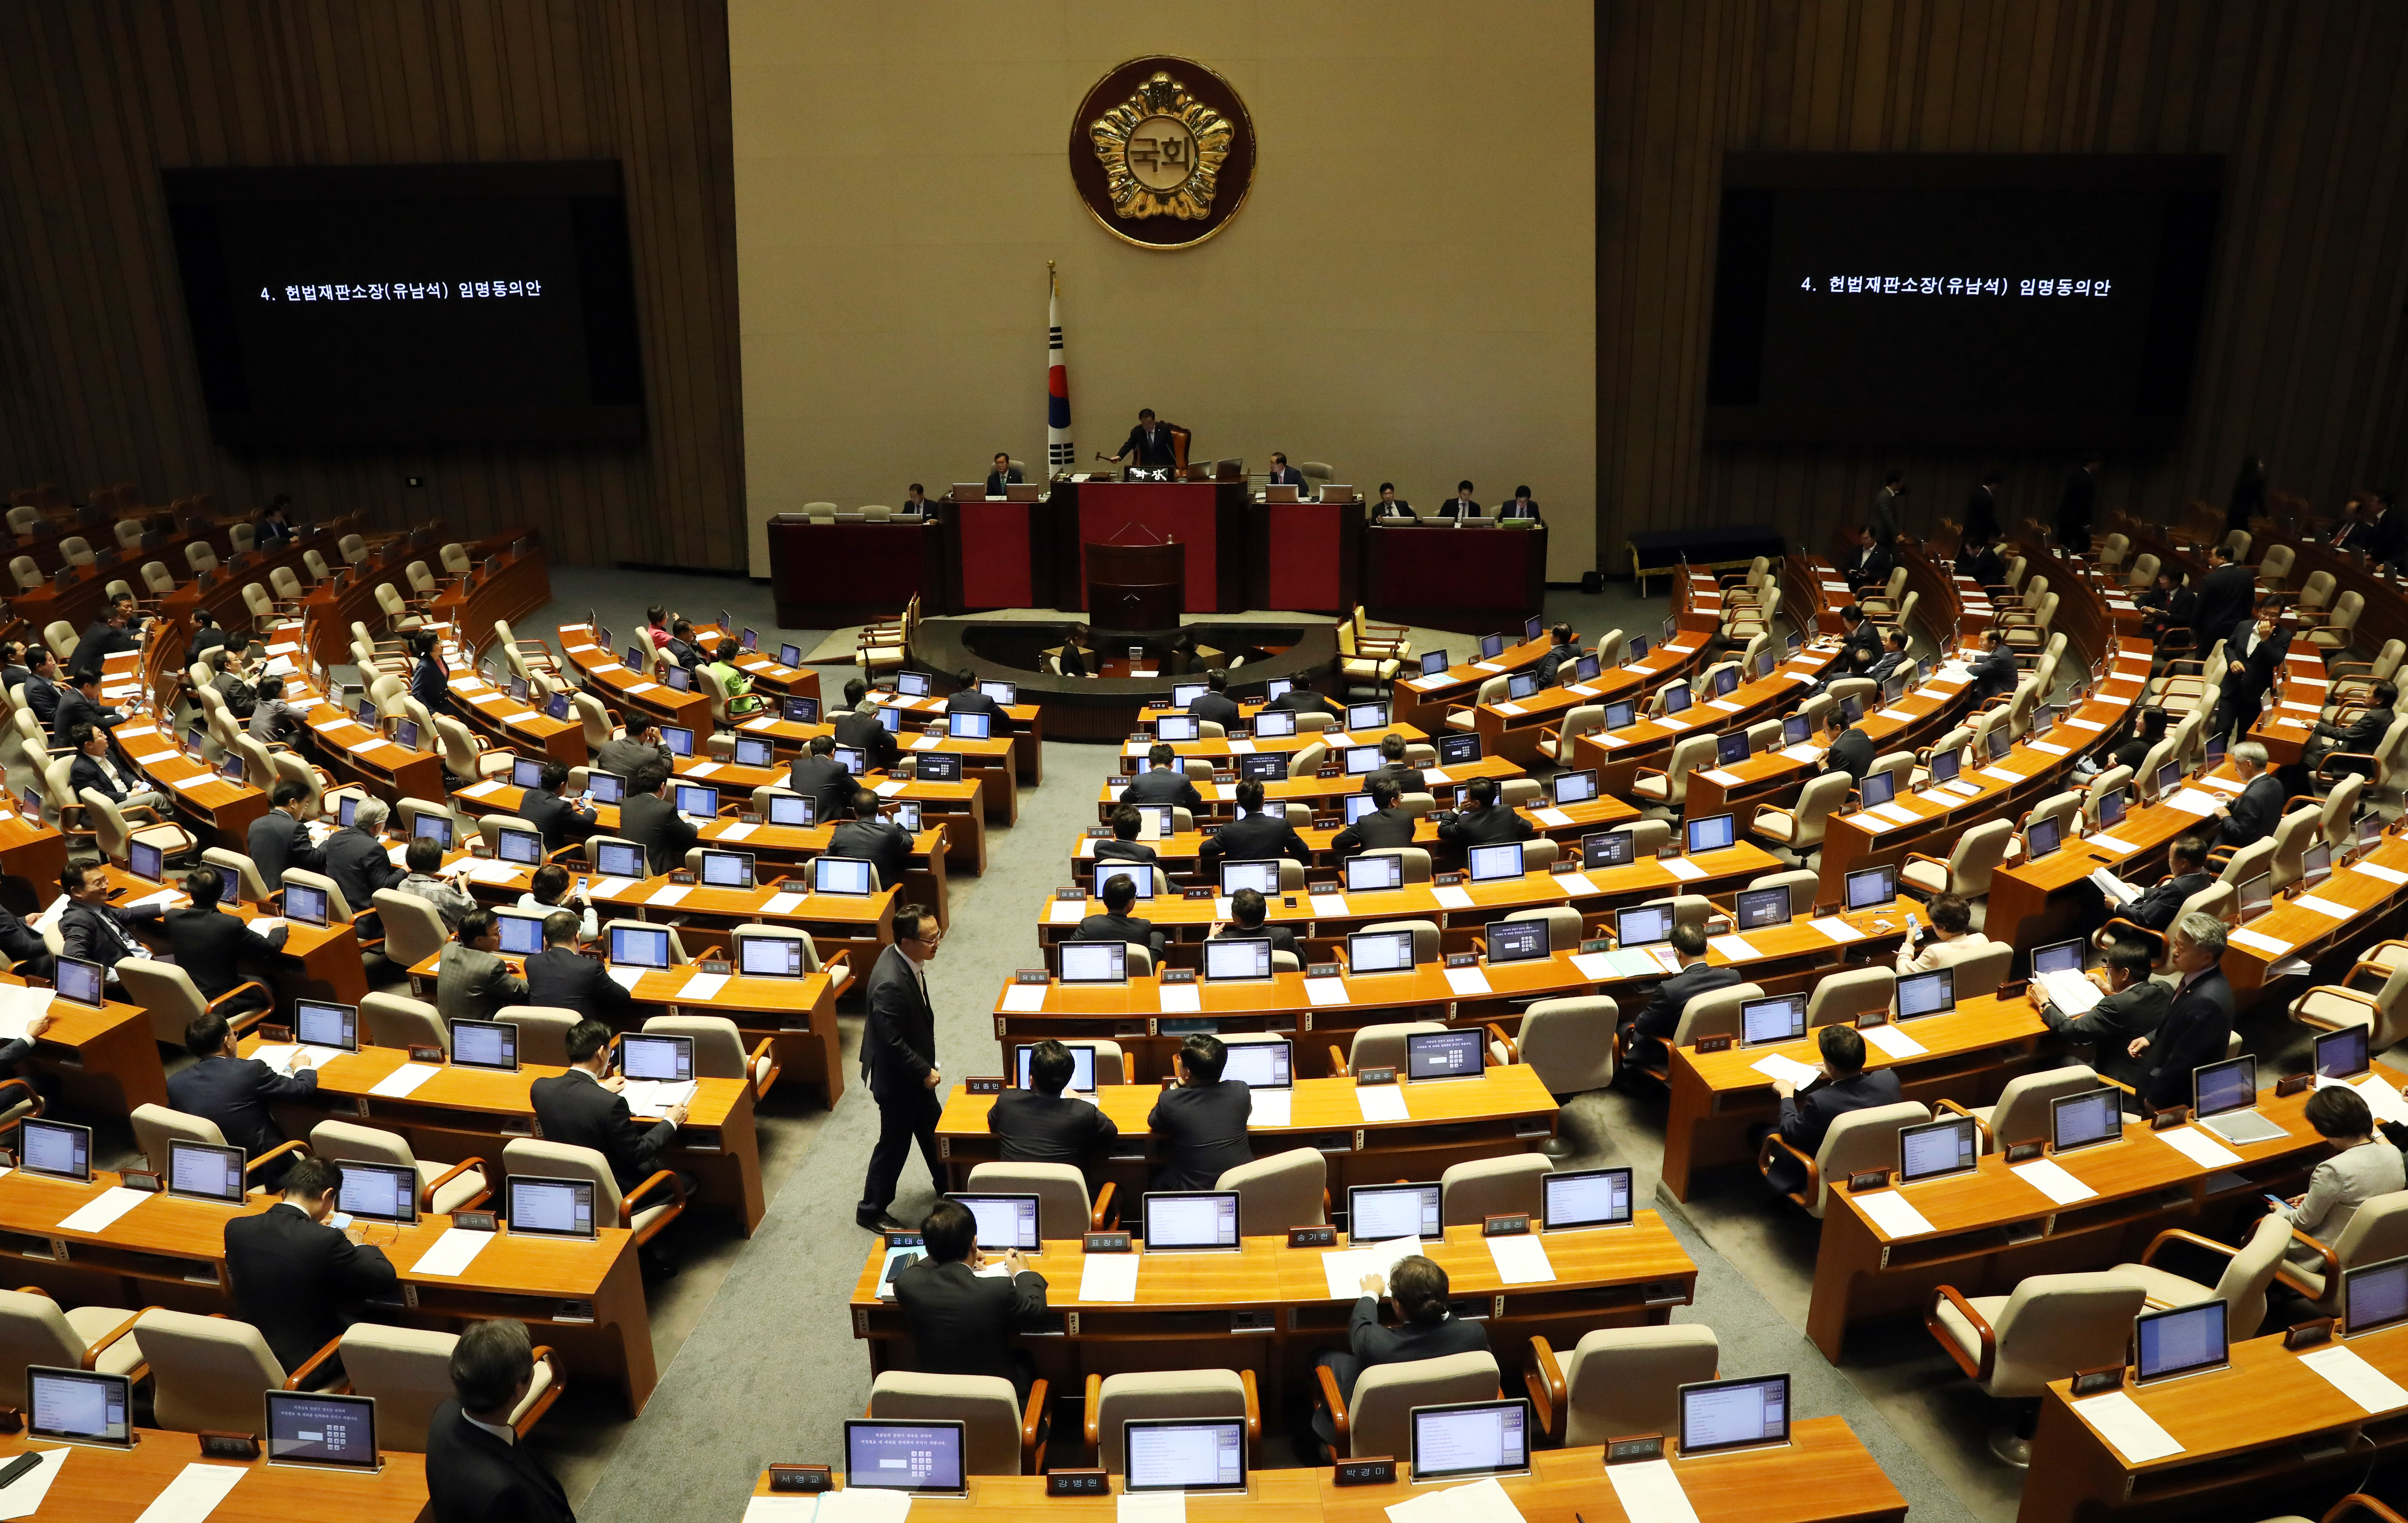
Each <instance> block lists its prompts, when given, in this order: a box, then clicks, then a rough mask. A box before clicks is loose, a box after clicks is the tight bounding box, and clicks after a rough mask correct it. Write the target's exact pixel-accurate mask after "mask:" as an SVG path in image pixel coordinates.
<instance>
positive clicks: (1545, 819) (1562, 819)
mask: <svg viewBox="0 0 2408 1523" xmlns="http://www.w3.org/2000/svg"><path fill="white" fill-rule="evenodd" d="M1530 817H1531V818H1532V819H1534V820H1536V821H1538V822H1539V823H1540V824H1541V825H1570V824H1571V823H1572V817H1571V816H1570V815H1569V814H1567V813H1565V812H1563V811H1562V810H1559V809H1534V810H1532V811H1531V812H1530Z"/></svg>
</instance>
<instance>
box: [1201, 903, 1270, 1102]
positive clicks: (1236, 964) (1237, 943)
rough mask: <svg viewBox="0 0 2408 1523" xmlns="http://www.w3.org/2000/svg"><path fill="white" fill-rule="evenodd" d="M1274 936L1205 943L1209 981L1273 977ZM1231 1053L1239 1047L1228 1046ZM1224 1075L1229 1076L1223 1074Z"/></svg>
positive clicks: (1223, 938) (1214, 939) (1219, 982)
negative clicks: (1272, 940)
mask: <svg viewBox="0 0 2408 1523" xmlns="http://www.w3.org/2000/svg"><path fill="white" fill-rule="evenodd" d="M1271 972H1272V969H1271V939H1270V938H1269V937H1268V936H1215V937H1213V938H1211V940H1210V941H1206V942H1205V943H1204V980H1205V982H1206V983H1208V984H1226V983H1231V982H1235V981H1242V980H1248V979H1252V980H1255V981H1261V980H1266V979H1269V977H1270V976H1271ZM1229 1050H1230V1051H1231V1052H1233V1053H1234V1052H1235V1051H1237V1049H1236V1048H1234V1047H1233V1048H1231V1049H1229ZM1223 1077H1225V1078H1226V1077H1229V1075H1227V1074H1226V1073H1224V1075H1223Z"/></svg>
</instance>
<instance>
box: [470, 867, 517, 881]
mask: <svg viewBox="0 0 2408 1523" xmlns="http://www.w3.org/2000/svg"><path fill="white" fill-rule="evenodd" d="M467 876H468V880H469V881H470V882H471V883H480V884H512V883H516V882H518V876H519V869H518V868H517V866H516V865H515V864H513V863H509V862H480V863H477V864H476V865H475V866H474V867H471V868H470V869H468V874H467Z"/></svg>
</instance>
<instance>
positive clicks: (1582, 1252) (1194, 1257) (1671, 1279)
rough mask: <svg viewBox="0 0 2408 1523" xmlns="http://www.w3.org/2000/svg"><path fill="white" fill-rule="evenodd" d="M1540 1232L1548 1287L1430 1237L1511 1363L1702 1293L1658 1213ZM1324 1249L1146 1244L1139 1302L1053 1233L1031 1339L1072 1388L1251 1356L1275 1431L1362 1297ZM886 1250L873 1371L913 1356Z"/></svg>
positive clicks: (1455, 1287) (1275, 1242)
mask: <svg viewBox="0 0 2408 1523" xmlns="http://www.w3.org/2000/svg"><path fill="white" fill-rule="evenodd" d="M1248 1225H1250V1224H1247V1223H1243V1222H1241V1223H1240V1230H1243V1229H1244V1228H1246V1227H1247V1226H1248ZM1540 1237H1541V1242H1542V1243H1544V1244H1545V1246H1546V1253H1547V1258H1548V1261H1549V1263H1550V1264H1551V1265H1552V1266H1553V1267H1554V1269H1555V1279H1554V1280H1553V1281H1551V1282H1542V1283H1541V1284H1537V1285H1517V1286H1509V1285H1507V1284H1505V1282H1504V1280H1503V1278H1502V1277H1501V1276H1500V1275H1499V1274H1498V1272H1497V1263H1496V1260H1495V1258H1494V1257H1491V1255H1490V1254H1489V1251H1488V1244H1487V1243H1485V1242H1484V1240H1483V1239H1482V1237H1481V1228H1479V1227H1477V1226H1472V1227H1450V1228H1447V1229H1446V1236H1445V1238H1444V1239H1442V1240H1432V1241H1430V1242H1427V1243H1424V1244H1423V1246H1422V1252H1423V1253H1424V1255H1425V1256H1426V1257H1429V1258H1430V1259H1432V1260H1434V1261H1435V1262H1436V1263H1437V1264H1438V1265H1439V1267H1440V1268H1441V1269H1443V1270H1445V1271H1446V1272H1447V1282H1448V1285H1447V1289H1448V1292H1449V1294H1450V1296H1451V1297H1452V1298H1453V1299H1454V1300H1455V1301H1457V1302H1461V1301H1466V1300H1476V1301H1483V1302H1485V1303H1486V1306H1485V1308H1484V1309H1485V1310H1486V1311H1487V1313H1488V1342H1489V1346H1490V1347H1492V1348H1495V1349H1498V1350H1499V1351H1500V1352H1501V1353H1503V1354H1504V1355H1505V1356H1506V1358H1505V1360H1503V1361H1500V1362H1504V1363H1510V1361H1511V1359H1512V1357H1513V1354H1514V1351H1516V1350H1520V1349H1524V1348H1527V1346H1528V1343H1529V1340H1530V1339H1531V1338H1532V1337H1534V1336H1537V1337H1544V1338H1546V1339H1548V1340H1549V1341H1550V1342H1551V1343H1557V1342H1558V1341H1562V1342H1569V1343H1577V1342H1578V1341H1579V1338H1580V1335H1581V1334H1582V1333H1584V1332H1588V1331H1590V1330H1592V1329H1597V1328H1627V1327H1643V1326H1662V1325H1663V1324H1665V1323H1667V1322H1669V1321H1670V1320H1671V1315H1672V1308H1673V1307H1675V1306H1685V1305H1687V1304H1688V1303H1689V1301H1690V1300H1691V1299H1692V1297H1693V1296H1694V1294H1695V1291H1696V1288H1697V1283H1698V1266H1697V1265H1696V1264H1695V1263H1694V1262H1693V1261H1691V1259H1690V1257H1689V1256H1688V1254H1687V1253H1686V1252H1684V1250H1683V1249H1682V1247H1681V1244H1680V1242H1679V1240H1677V1239H1676V1238H1674V1237H1673V1236H1672V1231H1671V1228H1668V1227H1667V1226H1665V1225H1664V1219H1663V1218H1662V1217H1661V1216H1659V1215H1657V1214H1656V1213H1655V1212H1652V1211H1641V1212H1636V1213H1634V1214H1633V1220H1632V1221H1631V1223H1630V1224H1629V1225H1628V1226H1627V1227H1616V1228H1596V1229H1592V1230H1587V1231H1575V1232H1547V1233H1542V1234H1540ZM1326 1251H1328V1250H1325V1249H1320V1248H1291V1247H1289V1246H1288V1245H1287V1239H1286V1237H1285V1236H1284V1229H1282V1235H1280V1236H1273V1237H1260V1236H1255V1235H1253V1234H1251V1233H1249V1234H1248V1235H1247V1236H1246V1237H1245V1239H1244V1243H1243V1246H1242V1248H1240V1251H1238V1252H1236V1253H1153V1254H1149V1253H1145V1252H1143V1251H1142V1246H1141V1244H1140V1252H1139V1254H1138V1257H1139V1258H1140V1261H1141V1262H1140V1269H1139V1271H1138V1283H1137V1300H1134V1301H1082V1300H1079V1299H1078V1297H1079V1289H1080V1286H1081V1284H1082V1277H1083V1275H1084V1273H1085V1260H1086V1255H1085V1253H1084V1251H1083V1249H1082V1244H1081V1242H1080V1240H1078V1239H1075V1238H1065V1239H1058V1240H1055V1241H1053V1242H1049V1243H1046V1244H1045V1251H1044V1252H1043V1253H1042V1254H1039V1255H1037V1256H1036V1257H1034V1258H1032V1259H1031V1261H1030V1264H1029V1267H1030V1268H1031V1269H1033V1270H1035V1271H1036V1272H1038V1273H1039V1274H1042V1275H1043V1276H1045V1279H1046V1283H1047V1301H1048V1311H1049V1314H1050V1315H1054V1316H1058V1317H1060V1319H1061V1321H1060V1323H1059V1324H1058V1325H1059V1327H1060V1328H1061V1331H1060V1332H1059V1333H1054V1334H1048V1333H1039V1334H1036V1335H1033V1336H1032V1335H1026V1334H1024V1335H1023V1337H1024V1343H1025V1346H1026V1347H1027V1349H1028V1351H1029V1352H1030V1354H1032V1355H1033V1356H1034V1357H1035V1358H1036V1360H1037V1372H1038V1373H1039V1374H1040V1375H1042V1376H1045V1377H1046V1378H1048V1379H1050V1380H1052V1381H1053V1382H1054V1385H1055V1387H1056V1388H1058V1389H1064V1390H1075V1389H1077V1388H1078V1387H1079V1386H1080V1385H1081V1384H1082V1383H1083V1382H1084V1380H1085V1378H1086V1376H1087V1374H1088V1373H1089V1372H1095V1373H1098V1374H1107V1375H1109V1374H1112V1373H1114V1372H1119V1371H1123V1370H1133V1371H1146V1370H1163V1369H1176V1368H1180V1367H1183V1366H1193V1367H1197V1368H1201V1369H1208V1370H1209V1369H1228V1368H1238V1367H1241V1366H1242V1367H1251V1368H1253V1369H1254V1370H1255V1371H1256V1372H1258V1373H1259V1375H1260V1376H1261V1388H1262V1399H1263V1420H1264V1426H1265V1427H1266V1428H1269V1425H1270V1423H1271V1421H1272V1420H1273V1419H1274V1418H1275V1417H1276V1416H1278V1415H1280V1412H1281V1409H1282V1407H1283V1403H1284V1401H1285V1398H1286V1396H1287V1392H1288V1387H1289V1385H1290V1383H1291V1382H1292V1381H1293V1382H1294V1383H1296V1384H1297V1385H1301V1383H1302V1382H1303V1381H1305V1380H1306V1379H1308V1378H1310V1376H1311V1374H1312V1357H1313V1355H1314V1354H1316V1353H1318V1352H1319V1351H1320V1350H1322V1349H1324V1348H1334V1347H1343V1346H1345V1343H1346V1325H1347V1318H1348V1315H1349V1314H1351V1313H1352V1312H1353V1310H1354V1307H1355V1299H1356V1298H1355V1293H1354V1292H1353V1289H1352V1287H1350V1288H1349V1291H1348V1294H1347V1296H1346V1298H1345V1299H1344V1300H1336V1299H1333V1298H1332V1297H1331V1296H1330V1294H1329V1280H1328V1275H1327V1273H1326V1272H1325V1271H1324V1270H1323V1268H1322V1265H1321V1257H1322V1255H1323V1254H1324V1253H1325V1252H1326ZM885 1261H886V1250H885V1245H884V1240H883V1239H879V1240H876V1241H875V1242H874V1243H872V1245H871V1247H870V1249H869V1252H868V1255H867V1258H866V1260H865V1261H864V1263H863V1264H862V1269H861V1277H860V1278H859V1279H858V1280H856V1281H855V1282H854V1283H853V1303H852V1306H853V1336H854V1337H855V1338H857V1339H860V1340H862V1341H863V1342H865V1343H867V1344H868V1345H869V1346H868V1352H869V1364H870V1370H871V1372H872V1373H876V1372H879V1371H882V1370H885V1369H889V1368H893V1367H896V1366H897V1365H899V1364H901V1363H902V1362H903V1361H904V1360H906V1359H908V1358H909V1356H910V1330H909V1329H908V1327H907V1326H906V1324H905V1322H904V1319H903V1314H902V1309H901V1308H900V1307H898V1306H896V1304H895V1302H894V1301H892V1300H880V1299H879V1297H878V1277H879V1273H880V1272H881V1271H882V1268H883V1267H884V1265H885ZM1559 1346H1561V1343H1559Z"/></svg>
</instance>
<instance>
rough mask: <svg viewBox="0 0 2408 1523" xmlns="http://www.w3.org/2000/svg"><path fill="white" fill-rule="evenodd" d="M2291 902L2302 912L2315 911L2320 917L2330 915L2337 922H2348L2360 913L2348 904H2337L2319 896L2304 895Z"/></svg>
mask: <svg viewBox="0 0 2408 1523" xmlns="http://www.w3.org/2000/svg"><path fill="white" fill-rule="evenodd" d="M2291 902H2292V903H2293V904H2296V905H2298V906H2299V907H2300V909H2302V910H2314V911H2315V912H2316V913H2318V914H2320V915H2330V916H2332V917H2333V918H2334V919H2335V920H2347V919H2349V918H2350V917H2351V916H2353V915H2355V914H2357V913H2358V912H2357V911H2356V910H2353V909H2351V908H2350V907H2349V906H2348V905H2346V904H2335V903H2334V902H2333V901H2332V900H2330V899H2329V898H2324V897H2323V896H2321V895H2317V894H2302V895H2300V897H2299V898H2295V899H2293V900H2292V901H2291Z"/></svg>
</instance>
